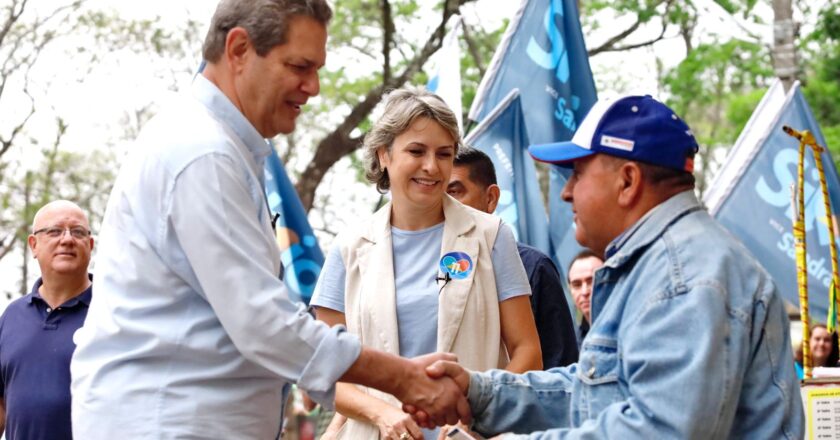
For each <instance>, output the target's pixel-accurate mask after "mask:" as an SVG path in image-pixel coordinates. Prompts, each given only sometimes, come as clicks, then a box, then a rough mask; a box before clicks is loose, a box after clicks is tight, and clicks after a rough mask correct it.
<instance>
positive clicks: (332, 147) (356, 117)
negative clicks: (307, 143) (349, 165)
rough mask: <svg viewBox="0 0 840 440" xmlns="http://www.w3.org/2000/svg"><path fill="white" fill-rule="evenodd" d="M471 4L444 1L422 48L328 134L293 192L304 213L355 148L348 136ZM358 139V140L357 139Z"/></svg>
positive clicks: (460, 0)
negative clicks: (333, 169) (330, 173)
mask: <svg viewBox="0 0 840 440" xmlns="http://www.w3.org/2000/svg"><path fill="white" fill-rule="evenodd" d="M473 1H475V0H447V2H446V4H445V6H444V8H443V16H442V17H441V21H440V23H439V24H438V26H437V28H436V29H435V31H434V32H432V34H431V35H430V36H429V38H428V39H427V40H426V42H425V44H423V47H422V48H421V49H420V51H419V52H417V53H416V54H415V55H414V58H412V59H411V60H410V61H409V63H408V64H407V65H406V67H405V69H403V71H402V72H401V73H400V74H399V75H397V76H392V77H391V78H390V80H388V81H385V80H383V82H382V83H381V84H379V85H378V86H375V87H373V88H372V89H371V90H370V91H369V92H368V93H367V95H365V98H364V99H363V100H361V101H360V102H359V103H358V104H356V105H355V106H354V107H353V108H352V110H350V114H349V115H347V117H346V118H344V121H342V122H341V124H339V125H338V127H336V128H335V129H334V130H333V131H332V132H331V133H330V134H328V135H327V136H326V137H325V138H324V139H323V140H321V142H319V143H318V146H317V147H316V148H315V155H314V156H313V157H312V161H311V162H310V163H309V164H308V165H307V166H306V169H305V170H304V171H303V174H301V176H300V179H299V180H298V182H297V184H296V185H295V189H296V190H297V192H298V195H299V196H300V199H301V202H302V203H303V207H304V209H305V210H306V211H307V212H309V210H310V209H311V208H312V204H313V202H314V200H315V190H316V189H317V188H318V185H319V184H320V183H321V180H322V179H323V178H324V175H325V174H326V173H327V171H328V170H329V169H330V168H331V167H332V166H333V165H334V164H335V163H336V162H338V161H339V160H340V159H341V158H342V157H344V156H345V155H347V154H350V153H352V152H353V151H355V150H356V149H357V148H359V142H357V140H356V139H352V138H350V132H352V131H353V130H354V129H355V128H356V127H358V126H359V124H361V123H362V122H363V121H364V120H365V119H366V118H367V117H368V116H369V115H370V113H371V112H372V111H373V109H374V108H375V107H376V105H377V104H379V102H380V101H381V100H382V97H383V96H384V95H385V92H386V91H388V90H391V89H394V88H398V87H401V86H403V85H404V84H405V83H406V82H407V81H408V80H409V79H411V78H412V77H414V75H416V74H417V72H419V71H420V69H422V68H423V65H424V64H425V63H426V61H428V59H429V57H431V56H432V54H434V53H435V52H436V51H437V50H438V49H440V47H441V46H442V45H443V37H444V34H445V31H446V23H447V21H449V18H450V17H451V16H452V15H454V14H455V13H456V12H457V11H458V9H459V8H460V7H461V6H462V5H464V4H466V3H471V2H473ZM357 139H358V138H357Z"/></svg>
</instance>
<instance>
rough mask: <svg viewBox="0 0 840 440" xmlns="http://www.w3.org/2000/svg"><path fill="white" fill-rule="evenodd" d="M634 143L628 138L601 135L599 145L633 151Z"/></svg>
mask: <svg viewBox="0 0 840 440" xmlns="http://www.w3.org/2000/svg"><path fill="white" fill-rule="evenodd" d="M635 144H636V143H635V142H633V141H631V140H629V139H622V138H618V137H614V136H606V135H602V136H601V146H603V147H611V148H616V149H619V150H624V151H633V145H635Z"/></svg>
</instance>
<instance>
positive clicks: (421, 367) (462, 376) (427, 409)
mask: <svg viewBox="0 0 840 440" xmlns="http://www.w3.org/2000/svg"><path fill="white" fill-rule="evenodd" d="M407 361H408V362H409V363H411V364H412V367H411V368H409V369H408V371H406V373H407V374H409V375H410V376H411V377H410V378H409V379H408V380H406V381H404V382H402V383H400V384H398V390H395V393H394V396H395V397H397V398H398V399H399V400H400V401H401V402H403V411H405V412H407V413H408V414H411V416H412V418H413V419H414V421H415V422H416V423H417V424H418V425H420V426H422V427H424V428H434V427H435V426H443V425H455V424H456V423H458V421H461V422H462V423H464V424H467V425H468V424H469V423H470V422H471V420H472V413H471V411H470V405H469V403H468V402H467V398H466V395H467V391H468V390H469V386H470V375H469V373H468V372H467V370H465V369H464V368H463V367H461V366H460V365H458V363H457V361H458V358H457V357H456V356H455V355H454V354H449V353H432V354H427V355H424V356H418V357H416V358H413V359H408V360H407Z"/></svg>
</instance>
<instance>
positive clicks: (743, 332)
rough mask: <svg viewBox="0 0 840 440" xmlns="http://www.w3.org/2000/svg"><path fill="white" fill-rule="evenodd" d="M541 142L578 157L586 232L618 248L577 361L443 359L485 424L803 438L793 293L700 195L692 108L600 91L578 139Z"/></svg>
mask: <svg viewBox="0 0 840 440" xmlns="http://www.w3.org/2000/svg"><path fill="white" fill-rule="evenodd" d="M529 151H530V153H531V155H532V156H533V157H534V158H535V159H537V160H540V161H543V162H548V163H552V164H556V165H559V166H565V167H572V168H573V169H574V171H573V173H572V176H571V177H570V178H569V181H568V183H567V184H566V187H565V188H564V190H563V195H562V197H563V200H565V201H566V202H569V203H571V204H572V209H573V211H574V214H575V227H576V230H575V237H576V238H577V240H578V242H580V244H581V245H583V246H586V247H588V248H590V249H592V250H594V251H595V252H596V253H597V254H599V255H602V256H603V257H604V261H605V262H604V266H603V267H602V268H600V269H598V270H597V271H596V273H595V280H594V287H593V295H592V309H591V313H592V320H593V322H592V327H591V329H590V331H589V334H588V335H587V336H586V339H585V340H584V341H583V345H582V347H581V353H580V361H579V362H578V363H577V364H574V365H571V366H569V367H565V368H557V369H553V370H550V371H548V372H531V373H527V374H525V375H519V376H516V375H511V374H509V373H505V372H501V371H490V372H487V373H469V372H466V371H465V370H463V369H461V368H460V367H459V366H458V365H457V364H454V363H449V362H439V363H436V364H434V365H433V366H431V367H429V369H428V372H429V374H430V375H432V376H439V375H443V374H446V375H449V376H452V377H453V378H455V379H456V382H458V383H459V385H460V386H461V387H462V390H464V392H465V393H466V394H467V396H468V398H469V401H470V406H471V408H472V411H473V416H474V419H475V422H476V423H475V425H474V429H475V430H476V431H478V432H482V433H486V434H492V433H499V432H516V433H531V434H530V435H529V436H528V438H616V439H632V438H639V439H651V438H679V439H699V438H709V439H711V438H714V439H717V438H774V439H778V438H785V439H798V438H801V437H802V435H803V429H804V418H803V412H802V402H801V400H800V392H799V386H798V383H797V381H796V376H795V373H794V370H793V363H792V362H791V357H792V354H791V348H790V337H789V334H788V321H787V316H786V315H785V311H784V307H783V305H782V301H781V299H780V296H779V294H778V292H777V289H776V287H775V286H774V285H773V282H772V280H771V279H770V277H769V275H768V274H767V273H766V272H765V271H764V269H762V268H761V267H760V266H759V264H758V263H757V262H756V261H755V259H754V258H753V257H752V256H751V255H749V253H748V252H747V251H746V250H745V249H744V248H743V247H742V246H741V244H740V243H739V242H738V241H737V240H735V239H734V238H733V237H732V236H731V235H729V233H727V232H726V231H725V230H724V229H723V228H722V227H721V226H720V225H719V224H718V223H717V222H716V221H715V220H713V219H712V218H711V217H710V216H709V214H708V213H707V212H706V210H705V209H703V207H702V206H701V204H700V202H699V201H698V200H697V197H696V196H695V195H694V177H693V176H692V174H691V173H692V170H693V157H694V154H695V153H696V152H697V142H696V140H695V139H694V136H693V135H692V133H691V130H690V129H689V128H688V126H687V125H686V124H685V122H683V121H682V120H681V119H680V118H679V117H678V116H677V115H676V114H674V112H673V111H672V110H671V109H669V108H668V107H667V106H665V105H664V104H662V103H660V102H658V101H656V100H654V99H653V98H651V97H650V96H625V97H622V98H619V99H616V100H612V101H599V102H598V103H596V104H595V106H594V107H593V108H592V110H591V111H590V113H589V114H588V115H587V116H586V118H585V119H584V121H583V122H582V123H581V125H580V128H579V129H578V131H577V133H575V136H574V138H573V139H572V141H571V142H561V143H554V144H546V145H534V146H532V147H531V148H530V149H529ZM408 409H411V408H408ZM504 438H506V439H507V438H515V435H513V434H511V435H506V436H504Z"/></svg>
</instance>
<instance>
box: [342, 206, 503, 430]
mask: <svg viewBox="0 0 840 440" xmlns="http://www.w3.org/2000/svg"><path fill="white" fill-rule="evenodd" d="M443 212H444V217H445V222H444V227H443V240H442V243H441V250H440V255H441V257H443V256H444V255H445V254H447V253H449V252H463V253H465V254H467V255H469V256H470V259H471V260H472V262H473V269H472V271H471V272H470V273H469V274H468V275H467V277H466V278H465V279H452V280H450V281H448V282H447V283H446V285H445V286H444V287H443V289H442V291H441V293H440V298H439V305H438V331H437V351H439V352H448V353H454V354H456V355H457V356H458V361H459V363H460V364H461V365H463V366H464V367H466V368H468V369H471V370H476V371H484V370H489V369H491V368H502V367H504V366H505V365H507V363H508V354H507V352H506V350H505V348H504V345H503V343H502V337H501V323H500V320H499V299H498V294H497V292H496V279H495V277H494V274H493V262H492V259H491V251H492V250H493V244H494V243H495V242H496V235H497V233H498V231H499V226H500V223H501V220H500V219H499V218H498V217H495V216H492V215H490V214H486V213H483V212H480V211H477V210H475V209H472V208H469V207H466V206H464V205H462V204H461V203H459V202H458V201H456V200H455V199H453V198H451V197H450V196H448V195H445V196H444V201H443ZM338 240H339V248H340V250H341V258H342V260H343V261H344V267H345V268H346V271H347V275H346V279H345V286H344V313H345V318H346V321H347V329H348V331H350V332H351V333H354V334H357V335H359V338H360V339H361V341H362V344H364V345H367V346H369V347H373V348H376V349H378V350H382V351H386V352H389V353H393V354H396V355H399V335H398V327H397V312H396V299H395V298H396V296H395V284H394V273H393V270H394V269H393V268H394V262H393V252H392V251H393V246H392V243H391V204H390V203H388V204H387V205H385V206H383V207H382V208H381V209H380V210H379V211H377V212H376V213H375V214H374V215H373V218H372V219H371V221H369V222H367V223H366V224H365V225H364V226H362V227H361V228H358V229H357V230H354V231H352V232H349V233H347V234H346V235H345V234H342V235H341V236H339V238H338ZM438 272H440V270H439V269H438ZM439 276H443V274H442V273H439ZM360 388H361V389H362V390H363V391H364V392H366V393H368V394H371V395H373V396H375V397H377V398H380V399H382V400H385V401H387V402H389V403H391V404H393V405H395V406H400V403H399V401H398V400H397V399H396V398H394V397H393V396H391V395H390V394H385V393H382V392H380V391H377V390H373V389H369V388H364V387H360ZM339 437H340V438H342V439H348V440H349V439H378V438H379V429H378V428H377V427H376V426H375V425H373V424H369V423H362V422H358V421H355V420H352V419H348V421H347V423H346V424H345V425H344V428H342V430H341V433H340V435H339Z"/></svg>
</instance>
